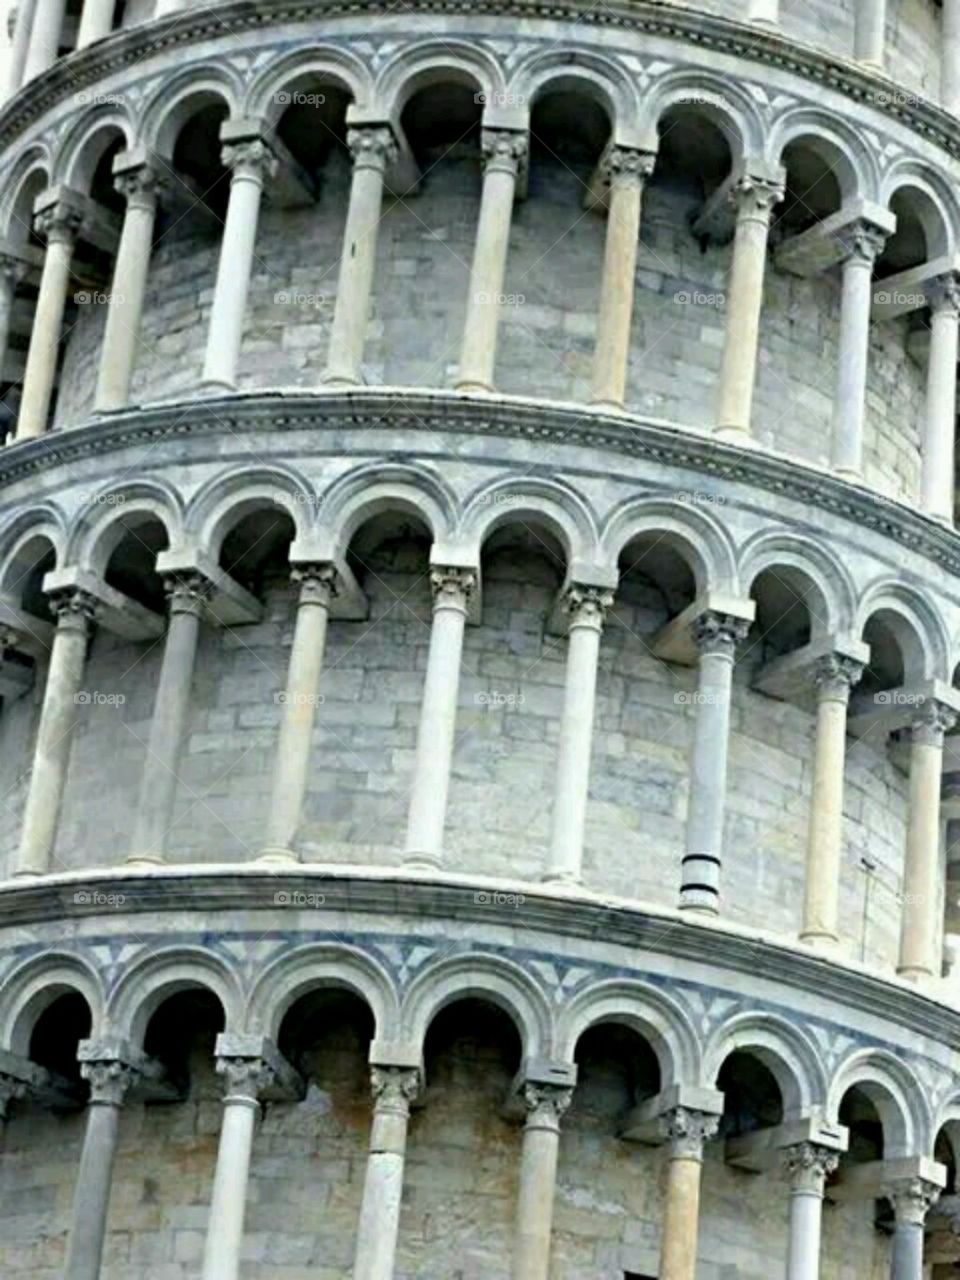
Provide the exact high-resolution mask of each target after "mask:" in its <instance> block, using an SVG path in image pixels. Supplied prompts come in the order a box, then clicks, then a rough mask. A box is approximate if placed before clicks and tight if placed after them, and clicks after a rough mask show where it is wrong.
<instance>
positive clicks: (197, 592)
mask: <svg viewBox="0 0 960 1280" xmlns="http://www.w3.org/2000/svg"><path fill="white" fill-rule="evenodd" d="M163 590H164V592H165V593H166V597H167V609H168V611H169V613H170V616H171V618H172V617H173V616H174V615H175V614H178V613H195V614H200V613H202V611H203V606H204V605H205V604H206V602H207V600H209V599H210V596H211V594H212V593H213V583H212V582H210V580H209V579H208V578H205V577H204V575H203V574H202V573H192V572H188V573H182V572H177V573H169V574H165V575H164V578H163Z"/></svg>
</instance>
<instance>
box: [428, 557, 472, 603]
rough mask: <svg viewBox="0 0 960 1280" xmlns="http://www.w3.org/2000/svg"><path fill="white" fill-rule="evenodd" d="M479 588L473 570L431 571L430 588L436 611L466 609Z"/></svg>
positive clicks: (448, 569) (444, 569) (441, 568)
mask: <svg viewBox="0 0 960 1280" xmlns="http://www.w3.org/2000/svg"><path fill="white" fill-rule="evenodd" d="M476 587H477V575H476V574H475V573H474V571H473V570H472V569H457V568H443V567H440V568H437V569H431V570H430V588H431V590H432V591H433V607H434V608H435V609H466V607H467V605H468V603H469V601H470V597H471V596H472V595H473V593H474V591H475V590H476Z"/></svg>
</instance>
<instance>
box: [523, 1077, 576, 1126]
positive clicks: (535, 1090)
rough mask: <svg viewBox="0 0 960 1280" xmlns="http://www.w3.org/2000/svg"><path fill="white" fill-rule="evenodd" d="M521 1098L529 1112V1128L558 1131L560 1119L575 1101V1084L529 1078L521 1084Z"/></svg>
mask: <svg viewBox="0 0 960 1280" xmlns="http://www.w3.org/2000/svg"><path fill="white" fill-rule="evenodd" d="M520 1100H521V1102H522V1103H523V1106H524V1109H525V1111H526V1113H527V1124H526V1127H527V1128H528V1129H547V1130H549V1131H550V1132H551V1133H557V1132H559V1129H560V1121H561V1120H562V1119H563V1116H564V1114H565V1113H566V1111H567V1109H568V1108H569V1106H570V1103H571V1102H572V1101H573V1086H572V1085H557V1084H546V1083H543V1082H542V1081H538V1080H527V1081H525V1082H524V1083H523V1084H522V1085H521V1086H520Z"/></svg>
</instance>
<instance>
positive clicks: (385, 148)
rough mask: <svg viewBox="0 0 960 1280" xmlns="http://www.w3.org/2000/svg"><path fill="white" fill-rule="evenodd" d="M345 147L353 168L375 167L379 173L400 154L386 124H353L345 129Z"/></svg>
mask: <svg viewBox="0 0 960 1280" xmlns="http://www.w3.org/2000/svg"><path fill="white" fill-rule="evenodd" d="M347 147H348V148H349V150H350V154H351V156H353V164H354V168H355V169H377V170H379V172H380V173H383V171H384V170H385V169H386V168H387V167H388V166H389V165H391V164H394V163H395V161H396V160H397V157H398V156H399V154H400V149H399V147H398V146H397V143H396V139H395V138H394V136H393V130H392V129H391V128H390V126H389V125H388V124H364V125H353V126H352V127H351V128H349V129H348V130H347Z"/></svg>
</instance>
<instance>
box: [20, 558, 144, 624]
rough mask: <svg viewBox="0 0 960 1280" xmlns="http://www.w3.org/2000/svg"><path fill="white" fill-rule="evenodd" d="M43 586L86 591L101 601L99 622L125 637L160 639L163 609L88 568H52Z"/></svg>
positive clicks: (46, 588) (98, 607) (48, 588)
mask: <svg viewBox="0 0 960 1280" xmlns="http://www.w3.org/2000/svg"><path fill="white" fill-rule="evenodd" d="M43 590H44V591H45V592H47V593H48V594H49V593H50V592H53V591H83V592H85V593H86V594H87V595H89V596H92V597H93V599H94V600H95V601H96V602H97V622H98V623H99V624H100V625H101V626H103V627H105V628H106V629H107V631H112V632H113V633H114V635H118V636H120V637H121V638H122V639H124V640H134V641H140V640H156V639H157V638H158V637H160V636H162V635H163V632H164V629H165V623H164V620H163V618H162V617H161V616H160V614H159V613H154V612H153V610H152V609H148V608H146V606H144V605H142V604H140V602H139V601H137V600H133V599H132V598H131V597H130V596H126V595H124V594H123V592H122V591H117V589H116V588H115V587H111V586H109V585H108V584H107V583H106V582H104V581H103V580H102V579H101V578H98V577H97V575H96V574H95V573H91V572H90V570H88V569H81V568H79V567H77V566H72V565H66V566H64V568H62V569H51V571H50V572H49V573H48V574H46V576H45V577H44V579H43Z"/></svg>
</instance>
